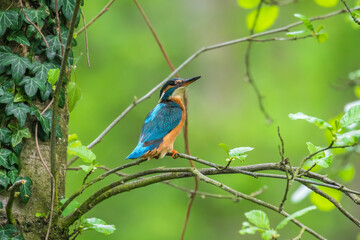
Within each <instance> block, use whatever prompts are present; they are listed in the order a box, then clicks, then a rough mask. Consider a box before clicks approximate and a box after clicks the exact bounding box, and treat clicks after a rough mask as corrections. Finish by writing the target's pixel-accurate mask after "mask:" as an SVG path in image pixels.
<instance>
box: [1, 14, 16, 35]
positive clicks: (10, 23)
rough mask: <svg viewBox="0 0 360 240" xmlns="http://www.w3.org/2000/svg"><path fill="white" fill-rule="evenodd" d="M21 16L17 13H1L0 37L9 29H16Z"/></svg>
mask: <svg viewBox="0 0 360 240" xmlns="http://www.w3.org/2000/svg"><path fill="white" fill-rule="evenodd" d="M18 17H19V14H18V13H17V12H15V11H12V10H10V11H0V37H1V36H2V35H4V33H5V31H6V29H7V28H10V29H15V28H16V27H17V25H18Z"/></svg>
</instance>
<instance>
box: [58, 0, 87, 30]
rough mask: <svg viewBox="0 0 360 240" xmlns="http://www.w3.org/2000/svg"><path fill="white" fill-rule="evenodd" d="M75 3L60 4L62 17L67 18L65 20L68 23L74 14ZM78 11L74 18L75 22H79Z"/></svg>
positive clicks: (69, 1)
mask: <svg viewBox="0 0 360 240" xmlns="http://www.w3.org/2000/svg"><path fill="white" fill-rule="evenodd" d="M75 3H76V0H62V4H61V5H62V6H61V9H62V12H63V14H64V16H65V17H66V18H67V20H69V21H70V20H71V19H72V16H73V14H74V8H75ZM54 6H55V5H54ZM80 11H81V10H80ZM80 11H79V12H78V15H77V17H76V18H77V19H76V21H77V22H78V21H79V20H80ZM76 25H77V24H76Z"/></svg>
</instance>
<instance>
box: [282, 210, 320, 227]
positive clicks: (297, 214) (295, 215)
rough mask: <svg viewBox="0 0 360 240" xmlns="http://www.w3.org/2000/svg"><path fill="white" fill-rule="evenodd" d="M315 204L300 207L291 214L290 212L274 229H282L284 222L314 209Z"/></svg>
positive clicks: (286, 222)
mask: <svg viewBox="0 0 360 240" xmlns="http://www.w3.org/2000/svg"><path fill="white" fill-rule="evenodd" d="M315 209H316V206H310V207H307V208H304V209H301V210H299V211H297V212H294V213H293V214H291V215H290V216H288V217H286V218H284V219H283V220H282V221H281V222H280V223H279V224H278V225H277V226H276V229H282V228H283V227H285V225H286V224H288V223H289V222H290V221H291V220H292V219H294V218H297V217H300V216H302V215H304V214H306V213H308V212H310V211H312V210H315Z"/></svg>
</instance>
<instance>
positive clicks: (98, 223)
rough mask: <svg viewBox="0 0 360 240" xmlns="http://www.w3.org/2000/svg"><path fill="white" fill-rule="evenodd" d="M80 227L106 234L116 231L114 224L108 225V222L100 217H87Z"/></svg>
mask: <svg viewBox="0 0 360 240" xmlns="http://www.w3.org/2000/svg"><path fill="white" fill-rule="evenodd" d="M80 228H83V229H84V230H95V231H97V232H99V233H103V234H105V236H107V235H110V234H112V233H114V231H115V230H116V228H115V226H114V225H108V224H106V222H105V221H104V220H102V219H99V218H87V219H85V220H84V221H82V222H81V224H80Z"/></svg>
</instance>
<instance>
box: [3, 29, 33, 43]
mask: <svg viewBox="0 0 360 240" xmlns="http://www.w3.org/2000/svg"><path fill="white" fill-rule="evenodd" d="M6 39H7V40H8V41H15V42H17V43H18V44H23V45H25V46H30V42H29V40H28V39H27V38H26V37H25V35H24V33H23V32H22V31H16V32H15V31H13V32H11V33H10V34H9V35H8V36H7V37H6Z"/></svg>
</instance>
